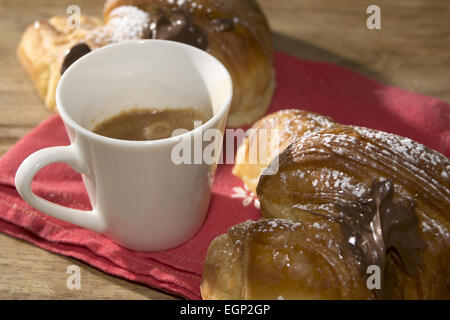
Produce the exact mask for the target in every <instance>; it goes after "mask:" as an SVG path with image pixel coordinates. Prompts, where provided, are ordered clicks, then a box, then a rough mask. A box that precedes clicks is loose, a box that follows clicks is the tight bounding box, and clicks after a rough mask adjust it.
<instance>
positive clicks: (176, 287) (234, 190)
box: [0, 53, 450, 299]
mask: <svg viewBox="0 0 450 320" xmlns="http://www.w3.org/2000/svg"><path fill="white" fill-rule="evenodd" d="M275 68H276V74H277V90H276V93H275V97H274V99H273V103H272V105H271V107H270V109H269V111H268V112H273V111H276V110H279V109H282V108H300V109H306V110H310V111H314V112H316V113H320V114H323V115H327V116H331V117H332V118H334V119H335V120H336V121H338V122H341V123H345V124H354V125H362V126H366V127H370V128H375V129H380V130H384V131H388V132H392V133H396V134H400V135H403V136H407V137H410V138H412V139H414V140H417V141H419V142H421V143H423V144H425V145H427V146H429V147H431V148H433V149H436V150H438V151H440V152H441V153H443V154H444V155H446V156H447V157H448V156H449V155H450V105H449V104H447V103H444V102H442V101H440V100H438V99H435V98H431V97H427V96H423V95H420V94H417V93H412V92H408V91H405V90H402V89H398V88H394V87H391V86H387V85H384V84H381V83H378V82H376V81H374V80H371V79H368V78H366V77H364V76H362V75H360V74H358V73H355V72H352V71H349V70H347V69H344V68H342V67H339V66H336V65H332V64H329V63H322V62H310V61H303V60H300V59H297V58H294V57H291V56H288V55H285V54H281V53H278V54H277V55H276V57H275ZM68 143H69V141H68V138H67V136H66V133H65V130H64V127H63V125H62V122H61V119H60V118H59V116H57V115H55V116H52V117H50V118H49V119H48V120H46V121H45V122H44V123H42V124H41V125H39V126H38V127H37V128H36V129H34V130H33V131H32V132H31V133H29V134H28V135H27V136H25V137H24V138H23V139H22V140H20V141H19V142H18V143H17V144H16V145H15V146H14V147H12V148H11V149H10V150H9V151H8V152H7V153H6V154H5V155H4V156H3V157H2V159H0V231H1V232H4V233H6V234H9V235H11V236H13V237H16V238H20V239H23V240H26V241H28V242H31V243H33V244H35V245H37V246H39V247H41V248H44V249H47V250H49V251H52V252H57V253H60V254H63V255H67V256H71V257H74V258H77V259H80V260H82V261H84V262H86V263H88V264H90V265H92V266H94V267H96V268H98V269H100V270H103V271H104V272H107V273H109V274H113V275H116V276H119V277H123V278H126V279H129V280H132V281H137V282H140V283H144V284H146V285H148V286H151V287H154V288H159V289H162V290H164V291H168V292H171V293H174V294H176V295H180V296H183V297H186V298H190V299H199V298H200V290H199V285H200V279H201V274H202V269H203V262H204V259H205V254H206V250H207V248H208V245H209V243H210V242H211V240H212V239H214V237H216V236H217V235H219V234H222V233H224V232H226V230H227V229H228V228H229V227H231V226H232V225H234V224H237V223H239V222H242V221H245V220H247V219H258V218H259V217H260V213H259V210H258V209H257V201H255V200H256V199H255V197H254V195H252V194H251V193H250V192H249V191H248V190H246V189H245V187H244V186H243V184H242V182H241V181H240V180H239V179H238V178H236V177H234V176H233V175H232V174H231V169H232V166H231V165H220V166H219V167H218V170H217V173H216V176H215V179H214V184H213V196H212V200H211V206H210V210H209V214H208V217H207V219H206V221H205V223H204V225H203V227H202V229H201V230H200V232H198V233H197V235H196V236H195V237H194V238H193V239H191V240H190V241H189V242H187V243H185V244H183V245H182V246H180V247H178V248H175V249H172V250H168V251H164V252H155V253H145V252H135V251H132V250H127V249H125V248H122V247H120V246H118V245H117V244H115V243H114V242H112V241H110V240H108V239H107V238H106V237H103V236H102V235H99V234H96V233H94V232H92V231H89V230H85V229H82V228H79V227H76V226H74V225H72V224H69V223H66V222H63V221H60V220H57V219H54V218H52V217H49V216H47V215H45V214H43V213H41V212H39V211H37V210H35V209H33V208H32V207H31V206H29V205H28V204H26V203H25V202H24V201H23V200H22V199H21V198H20V196H19V195H18V193H17V191H16V189H15V187H14V175H15V172H16V170H17V168H18V166H19V164H20V163H21V162H22V161H23V160H24V159H25V158H26V157H27V156H28V155H29V154H31V153H32V152H34V151H36V150H38V149H41V148H45V147H50V146H58V145H67V144H68ZM33 190H34V191H35V192H36V193H37V194H39V195H40V196H42V197H44V198H46V199H48V200H51V201H54V202H57V203H59V204H62V205H66V206H71V207H74V208H79V209H89V208H90V204H89V200H88V197H87V195H86V192H85V189H84V186H83V184H82V181H81V177H80V175H79V174H77V173H75V172H74V171H73V170H72V169H70V168H69V167H68V166H66V165H64V164H53V165H50V166H48V167H46V168H44V169H43V170H41V171H40V172H39V173H38V174H37V175H36V178H35V179H34V182H33Z"/></svg>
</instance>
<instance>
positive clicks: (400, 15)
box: [0, 0, 450, 299]
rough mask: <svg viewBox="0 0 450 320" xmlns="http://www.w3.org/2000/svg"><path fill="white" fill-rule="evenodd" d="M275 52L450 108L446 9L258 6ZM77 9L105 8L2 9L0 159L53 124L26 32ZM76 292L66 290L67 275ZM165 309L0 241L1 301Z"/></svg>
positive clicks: (329, 1)
mask: <svg viewBox="0 0 450 320" xmlns="http://www.w3.org/2000/svg"><path fill="white" fill-rule="evenodd" d="M259 2H260V4H261V6H262V8H263V10H264V12H265V13H266V15H267V17H268V20H269V23H270V25H271V28H272V30H273V34H274V44H275V47H276V49H277V50H280V51H283V52H287V53H290V54H293V55H296V56H298V57H300V58H304V59H309V60H318V61H329V62H333V63H336V64H339V65H342V66H344V67H347V68H350V69H352V70H355V71H357V72H360V73H362V74H364V75H367V76H369V77H372V78H375V79H377V80H379V81H382V82H385V83H387V84H391V85H395V86H398V87H401V88H404V89H408V90H413V91H416V92H420V93H423V94H426V95H430V96H434V97H437V98H440V99H442V100H444V101H447V102H450V1H448V0H433V1H429V0H395V1H394V0H390V1H372V0H370V1H366V0H339V1H336V0H276V1H275V0H260V1H259ZM71 4H76V5H78V6H79V7H80V8H81V11H82V13H83V14H88V15H97V16H101V11H102V5H103V0H97V1H92V0H89V1H88V0H77V1H75V0H70V1H66V0H45V1H31V0H28V1H25V0H0V156H1V155H2V154H4V153H5V152H6V151H7V150H8V149H9V148H10V147H11V146H12V145H13V144H14V143H15V142H17V141H18V140H19V139H20V138H21V137H23V136H24V135H25V134H26V133H27V132H29V131H30V130H31V129H32V128H34V127H35V126H36V125H37V124H39V123H40V122H41V121H43V120H44V119H46V118H47V117H49V116H50V115H51V112H50V111H48V110H47V109H46V108H45V106H44V104H43V102H42V101H41V99H40V98H39V97H38V96H37V94H36V92H35V90H34V88H33V85H32V83H31V81H29V79H28V78H27V76H26V74H25V72H24V71H23V69H22V68H21V67H20V66H19V63H18V62H17V59H16V57H15V48H16V46H17V44H18V42H19V38H20V35H21V33H22V32H23V30H24V29H25V27H26V26H27V25H28V24H29V23H31V22H32V21H33V20H35V19H38V18H44V19H45V18H49V17H50V16H52V15H54V14H61V13H64V12H65V10H66V8H67V6H69V5H71ZM370 4H377V5H379V6H380V8H381V29H380V30H368V29H367V27H366V19H367V16H368V15H367V14H366V8H367V7H368V6H369V5H370ZM72 264H74V265H77V266H79V267H80V268H81V277H82V282H81V289H80V290H69V289H67V287H66V280H67V277H68V274H67V273H66V270H67V267H68V266H69V265H72ZM115 298H118V299H173V298H176V297H174V296H171V295H168V294H166V293H163V292H161V291H158V290H154V289H151V288H148V287H145V286H142V285H139V284H136V283H132V282H129V281H126V280H123V279H119V278H116V277H112V276H110V275H107V274H105V273H103V272H101V271H99V270H97V269H95V268H92V267H90V266H88V265H86V264H84V263H82V262H80V261H77V260H75V259H71V258H67V257H64V256H60V255H57V254H53V253H49V252H47V251H45V250H42V249H39V248H37V247H35V246H33V245H30V244H28V243H25V242H23V241H21V240H17V239H14V238H11V237H9V236H7V235H4V234H0V299H115Z"/></svg>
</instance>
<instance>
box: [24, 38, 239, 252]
mask: <svg viewBox="0 0 450 320" xmlns="http://www.w3.org/2000/svg"><path fill="white" fill-rule="evenodd" d="M231 98H232V82H231V77H230V75H229V73H228V71H227V70H226V69H225V67H224V66H223V65H222V64H221V63H220V62H219V61H218V60H217V59H215V58H214V57H213V56H211V55H210V54H208V53H206V52H205V51H202V50H199V49H197V48H194V47H191V46H188V45H185V44H181V43H177V42H172V41H164V40H142V41H132V42H125V43H120V44H114V45H109V46H106V47H103V48H100V49H97V50H95V51H93V52H91V53H89V54H87V55H85V56H83V57H82V58H80V59H79V60H77V61H76V62H75V63H74V64H73V65H72V66H70V67H69V68H68V69H67V70H66V71H65V72H64V74H63V76H62V77H61V79H60V81H59V84H58V87H57V90H56V104H57V107H58V111H59V114H60V115H61V118H62V120H63V122H64V124H65V127H66V131H67V133H68V135H69V138H70V141H71V145H69V146H61V147H52V148H47V149H42V150H39V151H37V152H35V153H33V154H32V155H30V156H29V157H28V158H27V159H25V161H24V162H23V163H22V164H21V166H20V167H19V169H18V171H17V174H16V178H15V183H16V187H17V190H18V191H19V193H20V195H21V196H22V197H23V199H24V200H25V201H27V202H28V203H29V204H31V205H32V206H33V207H35V208H36V209H38V210H40V211H42V212H44V213H46V214H49V215H51V216H53V217H56V218H58V219H61V220H65V221H67V222H70V223H73V224H76V225H78V226H81V227H84V228H87V229H91V230H94V231H96V232H100V233H103V234H105V235H107V236H109V237H110V238H111V239H113V240H115V241H116V242H117V243H119V244H121V245H122V246H124V247H127V248H130V249H134V250H140V251H154V250H164V249H168V248H172V247H175V246H177V245H180V244H181V243H183V242H185V241H187V240H189V239H190V238H191V237H192V236H193V235H194V234H195V233H196V232H197V231H198V230H199V228H200V227H201V225H202V222H203V221H204V218H205V216H206V213H207V210H208V206H209V201H210V196H211V182H212V178H213V174H214V170H215V168H216V165H217V159H218V155H217V158H216V161H214V163H210V164H208V163H205V162H202V163H201V164H179V165H177V164H175V163H174V162H173V161H172V159H171V151H172V148H173V147H174V146H175V145H177V144H178V143H180V141H181V139H184V140H183V141H188V142H189V141H191V142H192V143H193V144H194V140H197V141H201V139H202V136H201V135H202V132H205V131H206V130H207V129H211V128H213V129H218V130H220V131H221V133H222V135H223V131H224V128H225V124H226V120H227V114H228V110H229V107H230V103H231ZM136 107H140V108H166V107H170V108H184V107H193V108H196V109H199V110H201V111H203V112H204V113H206V115H208V116H210V119H209V120H208V121H207V122H205V123H204V124H203V125H201V126H200V127H197V128H196V129H194V130H192V131H189V132H187V133H184V134H182V135H179V136H174V137H170V138H167V139H161V140H153V141H126V140H118V139H112V138H108V137H104V136H101V135H98V134H95V133H93V132H92V131H91V129H92V128H93V127H94V126H95V124H97V123H99V122H101V121H102V120H103V119H106V118H108V117H110V116H112V115H115V114H117V113H118V112H120V111H122V110H127V109H131V108H136ZM217 143H220V145H219V146H218V148H219V150H220V147H221V144H222V141H220V142H218V141H217ZM203 147H204V143H203V144H202V148H203ZM55 162H63V163H66V164H68V165H70V166H71V167H72V168H73V169H75V170H76V171H78V172H80V173H81V174H82V177H83V181H84V184H85V186H86V189H87V192H88V195H89V199H90V201H91V205H92V208H93V210H92V211H83V210H75V209H72V208H67V207H63V206H60V205H57V204H55V203H52V202H49V201H47V200H45V199H43V198H41V197H39V196H37V195H35V194H34V193H33V192H32V190H31V181H32V179H33V177H34V175H35V174H36V173H37V172H38V171H39V170H40V169H41V168H42V167H44V166H46V165H49V164H51V163H55Z"/></svg>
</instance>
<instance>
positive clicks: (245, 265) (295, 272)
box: [200, 219, 375, 300]
mask: <svg viewBox="0 0 450 320" xmlns="http://www.w3.org/2000/svg"><path fill="white" fill-rule="evenodd" d="M314 223H317V222H312V221H309V220H308V221H305V222H302V223H294V222H292V221H289V220H284V219H263V220H259V221H247V222H244V223H241V224H238V225H235V226H233V227H231V228H230V229H229V230H228V232H227V233H226V234H223V235H221V236H218V237H217V238H215V239H214V240H213V241H212V242H211V245H210V247H209V249H208V253H207V256H206V262H205V267H204V271H203V277H202V282H201V286H200V289H201V293H202V298H203V299H207V300H221V299H250V300H253V299H270V300H275V299H286V300H287V299H352V298H353V299H370V298H372V299H373V298H374V297H375V296H374V294H373V293H372V292H370V291H369V290H368V289H367V287H366V286H365V281H364V279H363V277H362V274H361V272H360V270H359V266H358V265H357V264H356V261H355V260H354V259H353V257H352V255H351V254H349V253H348V252H341V250H340V247H341V246H344V245H345V244H344V243H343V242H342V239H340V238H335V234H336V233H337V232H338V230H336V228H337V226H336V225H335V224H333V223H328V222H323V223H322V224H320V226H323V228H322V227H321V228H317V227H316V225H315V224H314ZM329 229H331V231H329ZM329 243H331V244H332V245H331V246H330V247H328V244H329Z"/></svg>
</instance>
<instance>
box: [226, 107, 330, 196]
mask: <svg viewBox="0 0 450 320" xmlns="http://www.w3.org/2000/svg"><path fill="white" fill-rule="evenodd" d="M334 125H336V123H335V122H334V121H333V120H332V119H331V118H329V117H324V116H321V115H318V114H315V113H312V112H308V111H303V110H298V109H283V110H280V111H277V112H273V113H271V114H268V115H266V116H265V117H263V118H261V119H260V120H258V121H257V122H255V124H254V125H253V126H252V127H251V130H250V134H248V135H247V136H246V137H245V139H244V141H243V142H242V144H241V145H240V146H239V148H238V150H237V153H236V159H235V165H234V167H233V174H234V175H235V176H237V177H239V178H241V179H242V181H243V182H244V183H245V185H246V186H247V188H248V189H249V190H250V191H252V192H253V193H254V194H256V186H257V184H258V181H259V176H260V175H261V173H262V171H263V170H264V169H265V168H266V167H267V166H268V165H269V164H270V162H272V160H273V158H275V157H276V156H277V155H278V153H280V152H282V151H283V150H284V149H286V148H287V146H289V145H290V144H291V143H292V142H294V141H296V140H298V139H300V138H302V137H303V136H305V135H308V134H311V133H313V132H316V131H319V130H322V129H325V128H329V127H332V126H334ZM260 130H266V132H267V148H266V150H267V152H262V154H261V156H258V159H256V160H257V161H251V160H250V157H249V153H250V152H252V151H253V152H255V151H256V150H258V148H260V146H261V142H262V140H258V139H261V138H263V137H264V136H263V135H261V137H258V132H260ZM272 130H276V131H272ZM271 133H274V134H277V138H278V139H272V134H271ZM253 144H256V145H253ZM251 150H252V151H251Z"/></svg>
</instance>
